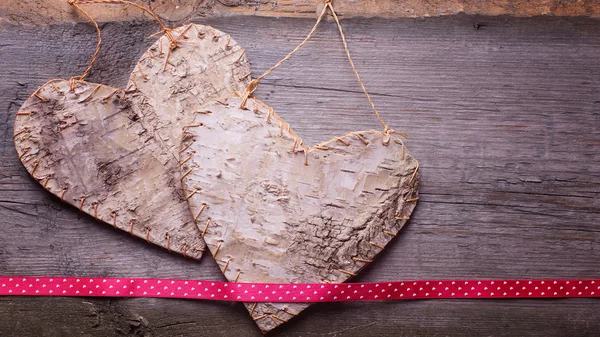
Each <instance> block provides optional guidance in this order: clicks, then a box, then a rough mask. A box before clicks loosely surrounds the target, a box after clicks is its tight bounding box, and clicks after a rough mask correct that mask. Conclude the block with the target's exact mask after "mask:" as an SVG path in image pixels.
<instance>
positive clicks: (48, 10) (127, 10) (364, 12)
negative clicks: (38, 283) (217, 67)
mask: <svg viewBox="0 0 600 337" xmlns="http://www.w3.org/2000/svg"><path fill="white" fill-rule="evenodd" d="M132 1H134V2H137V3H140V4H143V5H144V6H146V7H148V8H150V9H152V10H153V11H154V12H155V13H156V14H157V15H158V16H159V17H160V18H161V19H162V20H165V21H168V22H171V23H173V24H177V25H179V24H183V23H186V22H188V21H189V20H193V19H200V18H203V17H207V16H208V17H223V16H224V17H227V16H231V15H232V14H237V15H251V16H256V15H258V16H268V17H295V18H316V16H317V14H318V13H319V12H320V10H321V8H322V6H323V0H137V1H136V0H132ZM334 5H335V8H336V11H337V12H338V14H339V15H340V16H342V17H345V18H351V17H384V18H403V17H431V16H445V15H456V14H461V13H464V14H471V15H473V14H479V15H511V16H516V17H532V16H538V15H551V16H586V17H599V16H600V3H599V2H598V1H597V0H578V1H563V0H527V1H521V0H486V1H481V0H403V1H398V0H359V1H357V0H335V1H334ZM82 6H83V7H84V8H85V9H86V10H90V12H91V13H93V16H94V17H95V18H96V19H97V20H98V21H130V20H140V19H141V20H151V18H150V17H149V16H148V15H145V14H143V13H142V12H141V11H140V10H138V9H135V8H132V7H129V6H123V5H121V4H116V5H115V4H86V5H82ZM1 21H6V22H9V23H13V24H53V23H63V22H71V21H87V18H86V17H85V16H84V15H82V14H81V13H78V12H77V10H75V9H74V8H73V7H72V6H70V5H69V4H68V1H67V0H20V1H19V5H18V6H16V5H15V4H14V1H11V0H0V22H1Z"/></svg>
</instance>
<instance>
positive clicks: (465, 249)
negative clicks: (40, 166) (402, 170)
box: [0, 16, 600, 337]
mask: <svg viewBox="0 0 600 337" xmlns="http://www.w3.org/2000/svg"><path fill="white" fill-rule="evenodd" d="M202 23H204V24H211V25H213V26H215V27H216V28H219V29H222V30H225V31H226V32H228V33H230V34H232V36H233V37H234V38H235V39H236V40H237V41H238V42H239V43H240V44H241V45H242V46H244V47H246V50H247V55H248V59H249V60H250V62H251V64H252V67H253V68H254V71H255V73H257V74H258V73H260V72H262V71H264V70H266V69H267V68H268V67H270V66H271V65H272V64H274V63H275V62H276V61H277V60H279V59H280V58H282V57H283V56H284V55H285V54H287V53H288V52H289V50H291V49H292V48H293V47H294V46H295V45H297V44H298V42H300V41H301V39H302V38H303V37H304V36H305V35H306V33H307V32H308V30H309V29H310V26H311V24H312V21H310V20H292V19H280V20H277V19H266V18H247V17H243V18H241V17H229V18H223V19H211V20H205V21H203V22H202ZM343 23H344V27H345V31H346V34H347V37H348V39H349V41H350V49H351V51H352V52H353V56H354V58H355V62H356V64H357V67H358V68H359V71H361V74H362V77H363V79H364V81H365V84H366V86H367V88H368V89H369V90H370V91H371V92H372V93H373V96H374V97H373V98H374V100H375V103H376V105H377V106H378V108H379V110H380V111H381V112H382V114H383V117H384V118H385V119H386V121H387V122H388V123H389V124H390V126H391V127H393V128H395V129H397V130H400V131H406V132H408V133H409V135H410V138H409V139H408V140H407V141H406V144H407V146H408V147H409V148H410V150H411V152H412V153H413V154H414V155H415V156H416V157H417V158H419V162H420V164H421V174H422V183H421V190H420V200H419V206H418V207H417V208H416V209H415V212H414V214H413V217H412V219H411V221H410V222H409V223H408V225H407V226H406V227H405V229H404V230H403V233H402V234H401V235H400V236H399V237H398V238H397V240H395V241H394V243H392V244H391V245H390V247H389V249H387V250H386V251H385V252H383V253H382V254H381V255H380V256H378V258H377V260H376V262H375V263H374V264H372V265H370V266H369V267H368V268H367V269H365V270H364V271H363V272H362V273H361V275H360V276H359V277H358V278H357V281H381V280H399V279H411V278H419V279H422V278H516V277H532V278H534V277H582V278H583V277H598V270H599V267H600V262H599V261H600V259H599V258H600V255H599V254H600V253H598V252H599V251H600V250H599V247H600V243H599V242H600V236H599V235H600V233H599V232H600V229H599V228H598V215H599V214H600V202H599V200H600V198H599V192H600V165H598V161H599V160H600V156H599V155H598V151H597V149H598V145H600V123H599V122H598V119H599V118H600V95H599V94H598V93H599V92H600V58H599V57H598V55H599V53H600V36H599V35H598V34H597V33H598V31H599V30H600V22H599V21H597V20H590V19H583V18H578V19H566V18H533V19H514V18H488V17H474V16H457V17H445V18H429V19H402V20H381V19H372V20H358V19H356V20H346V21H344V22H343ZM474 24H479V27H480V29H475V28H474V27H473V25H474ZM258 30H259V31H260V33H256V32H257V31H258ZM155 31H156V26H155V25H153V24H114V23H113V24H105V25H104V26H103V32H104V37H105V38H104V41H105V45H104V48H103V50H102V52H101V55H100V59H99V61H98V64H97V67H96V68H95V69H94V70H93V71H92V74H91V76H90V79H89V80H90V81H94V82H102V83H107V84H109V85H113V86H120V87H122V86H124V85H125V84H126V83H127V79H128V76H129V71H130V70H131V68H132V67H133V65H134V64H135V62H136V60H137V59H138V57H139V56H140V55H141V54H142V52H143V51H144V50H145V49H146V48H147V47H148V46H149V44H150V43H151V42H152V41H151V40H148V39H145V37H146V36H148V35H149V34H151V33H153V32H155ZM337 34H338V33H337V31H336V28H335V26H334V24H332V23H330V22H329V23H324V24H323V26H322V27H320V30H319V33H318V34H317V35H316V36H315V39H314V40H313V41H311V42H310V43H309V44H307V45H306V46H305V48H304V49H303V50H302V51H300V52H299V53H298V55H296V57H294V58H292V59H291V60H290V61H289V63H286V65H285V66H283V67H282V68H280V69H278V70H276V71H275V72H274V73H272V74H271V75H270V77H269V78H267V79H265V80H264V82H263V83H262V84H261V87H260V88H259V90H258V92H257V93H256V95H257V97H258V98H261V99H262V100H264V101H265V102H266V103H267V104H269V105H270V106H273V107H274V108H275V109H276V111H279V112H281V114H282V117H284V118H285V119H286V121H288V122H290V123H291V124H292V125H294V127H295V129H296V131H297V132H298V134H299V135H300V136H302V137H303V138H304V140H305V141H306V142H307V143H308V144H312V143H315V142H317V141H320V140H322V139H323V138H324V137H332V136H334V135H337V134H341V133H344V132H347V131H350V130H355V129H369V128H377V127H378V124H377V120H376V119H375V118H374V117H373V116H371V114H370V110H369V106H368V103H367V102H366V101H364V97H363V95H362V93H361V92H360V87H358V85H357V84H356V82H355V79H354V77H353V74H352V71H351V69H350V68H349V67H348V66H347V64H346V62H347V61H346V59H345V55H344V52H343V49H342V47H341V44H340V42H339V41H338V40H337V38H338V35H337ZM94 43H95V35H94V31H93V29H92V28H91V27H90V26H88V25H81V24H78V25H71V24H68V25H56V26H48V27H41V28H40V27H38V28H25V27H22V26H10V25H4V26H3V28H2V30H1V32H0V53H2V59H1V60H2V61H1V62H2V67H0V78H2V79H3V81H2V82H0V135H1V137H0V228H1V229H2V232H1V234H0V273H2V274H7V275H18V274H26V275H36V274H45V275H89V276H103V275H106V276H148V277H177V278H207V279H209V278H213V279H221V278H222V276H221V271H220V270H219V268H218V266H217V265H216V264H215V262H213V260H212V259H210V258H204V259H202V261H200V262H195V261H190V260H186V259H184V258H182V257H180V256H177V255H174V254H169V253H168V252H166V251H163V250H162V249H159V248H154V247H152V246H150V245H147V244H146V243H145V242H144V241H143V240H136V239H134V238H131V237H127V236H123V235H122V233H120V232H118V231H116V230H113V229H111V228H107V226H104V225H101V224H98V223H96V222H95V221H94V220H93V219H91V217H89V216H86V215H83V214H79V213H78V212H77V211H76V210H74V209H72V208H70V207H65V206H64V205H63V204H62V203H60V201H58V200H57V199H56V198H55V197H52V196H51V195H49V194H48V193H46V192H45V191H44V190H43V189H42V188H41V187H40V186H39V185H38V184H37V183H36V182H35V181H34V180H32V179H31V178H30V177H29V175H28V173H27V172H26V170H25V169H24V168H23V167H22V165H21V164H20V162H19V160H18V158H17V155H16V153H15V151H14V144H13V142H12V134H13V132H12V124H13V121H14V115H15V113H16V111H17V109H18V107H19V106H20V105H21V104H22V103H23V102H24V100H25V99H26V98H27V96H28V95H29V93H31V92H32V91H33V90H34V89H35V88H37V87H38V86H39V85H40V84H42V83H44V82H45V81H46V80H48V79H49V78H54V77H68V76H70V75H72V74H76V73H80V72H81V71H82V70H83V69H84V68H85V66H86V65H87V62H88V60H89V57H90V56H91V54H92V52H93V47H94ZM117 61H119V62H117ZM0 300H1V301H2V305H0V322H1V324H0V334H2V335H17V336H29V335H39V336H64V335H88V336H106V335H118V334H125V335H127V334H129V335H138V336H140V335H142V336H144V335H145V336H174V335H186V336H211V337H214V336H231V335H240V334H244V335H250V336H252V335H254V336H260V332H259V331H258V329H256V327H255V326H254V323H253V322H252V320H250V319H249V318H248V315H247V312H246V310H245V309H244V307H243V305H241V304H228V303H212V302H195V301H184V300H162V299H102V300H90V299H86V298H70V299H66V298H64V299H63V298H35V299H34V298H2V299H0ZM89 303H91V304H89ZM599 321H600V302H598V301H597V300H589V299H569V300H556V301H554V300H553V301H534V300H514V301H471V300H465V301H414V302H413V301H411V302H391V303H344V304H318V305H315V306H313V307H311V308H309V309H307V310H306V311H305V312H304V315H302V316H301V317H298V318H296V319H294V320H292V321H290V322H289V323H287V324H286V325H285V326H283V327H282V328H280V329H277V330H274V331H273V333H272V334H271V335H272V336H381V335H391V334H403V335H422V336H447V335H453V336H472V335H492V336H514V335H524V336H565V335H578V336H595V335H596V334H597V331H598V330H599V329H600V324H599V323H598V322H599Z"/></svg>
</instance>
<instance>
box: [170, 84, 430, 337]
mask: <svg viewBox="0 0 600 337" xmlns="http://www.w3.org/2000/svg"><path fill="white" fill-rule="evenodd" d="M240 103H241V100H240V98H238V97H234V96H230V97H228V98H227V99H225V100H221V101H219V102H211V103H208V104H207V105H205V106H204V107H203V108H202V111H201V114H198V116H197V118H196V120H195V121H194V124H197V125H198V126H196V127H193V128H190V129H189V130H188V132H189V135H187V136H186V137H185V138H184V139H183V141H182V144H181V146H182V150H183V152H182V154H181V156H182V158H191V159H189V160H187V161H186V162H185V164H184V165H183V167H182V169H183V171H184V172H187V174H186V175H185V177H184V179H183V187H184V189H185V191H186V193H188V194H189V195H192V196H191V197H190V199H189V204H190V209H191V211H192V214H194V218H195V220H196V222H197V224H198V226H199V227H201V228H203V237H204V239H205V241H206V244H207V246H208V247H209V249H210V250H211V252H212V254H213V255H214V257H215V259H216V260H217V262H218V264H219V266H220V268H221V270H222V272H223V274H224V275H225V277H226V278H227V279H228V280H230V281H233V282H265V283H271V282H273V283H323V282H331V283H341V282H344V281H346V280H348V279H349V278H350V277H352V276H355V275H356V274H357V273H358V272H359V271H360V270H361V269H362V268H363V267H364V266H365V265H366V264H368V263H369V262H371V261H372V260H373V258H374V257H375V256H376V255H377V254H378V253H379V252H380V251H381V250H382V249H383V248H384V247H385V246H386V245H387V244H388V243H389V242H390V240H391V239H392V238H393V237H394V236H396V234H397V233H398V231H399V230H400V229H401V228H402V226H403V225H404V224H405V223H406V221H407V220H408V218H409V217H410V214H411V213H412V211H413V209H414V207H415V205H416V201H417V199H418V184H419V175H418V163H417V161H416V159H414V157H413V156H412V155H410V154H409V153H408V152H405V151H404V146H403V144H402V142H401V141H400V140H399V139H395V138H393V137H392V138H391V140H390V141H389V142H387V140H388V136H386V135H384V134H383V133H382V132H379V131H375V130H370V131H358V132H353V133H349V134H347V135H345V136H341V137H336V138H334V139H332V140H330V141H327V142H324V143H321V144H319V145H317V146H315V147H313V148H310V150H308V152H304V151H302V149H301V142H300V140H299V138H298V137H297V136H296V135H295V133H294V131H293V130H292V129H291V128H290V126H289V124H287V123H286V122H285V121H284V120H282V119H281V118H280V117H278V116H277V115H276V114H275V113H274V112H273V111H272V109H270V108H269V107H267V106H266V105H264V104H263V103H261V102H258V101H255V100H250V101H248V109H249V110H243V109H241V108H239V106H240ZM386 142H387V146H386V145H384V143H386ZM305 164H307V165H305ZM305 293H306V295H305V296H307V297H310V294H311V292H310V291H308V290H307V291H305ZM347 295H348V296H352V294H347ZM266 296H273V298H277V296H278V295H277V289H273V290H272V291H271V293H270V294H266ZM245 305H246V307H247V308H248V310H249V311H250V314H251V316H252V318H253V319H254V320H255V321H256V323H257V324H258V326H259V328H260V329H261V330H262V331H263V332H267V331H269V330H271V329H273V328H275V327H276V326H278V325H280V324H281V323H283V322H285V321H287V320H289V319H290V318H292V317H293V316H295V315H296V314H298V313H299V312H300V311H301V310H303V309H305V308H306V307H307V306H308V305H307V304H299V303H296V304H274V303H264V304H254V303H245Z"/></svg>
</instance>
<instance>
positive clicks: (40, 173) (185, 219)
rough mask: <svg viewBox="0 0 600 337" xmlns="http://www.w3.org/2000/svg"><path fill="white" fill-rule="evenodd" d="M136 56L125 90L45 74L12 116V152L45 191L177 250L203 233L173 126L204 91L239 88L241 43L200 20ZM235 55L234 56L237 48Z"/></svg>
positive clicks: (192, 250) (188, 252) (197, 249)
mask: <svg viewBox="0 0 600 337" xmlns="http://www.w3.org/2000/svg"><path fill="white" fill-rule="evenodd" d="M173 36H174V37H175V38H176V39H177V41H178V42H179V41H181V42H184V43H186V44H180V45H179V46H178V47H175V48H172V47H170V46H173V45H172V44H170V41H169V39H167V37H166V36H163V37H162V38H160V39H159V40H158V41H157V42H156V43H155V44H154V45H152V46H151V47H150V49H149V50H148V51H147V52H146V53H145V54H144V56H143V57H142V58H141V59H140V61H139V62H138V63H137V65H136V67H135V69H134V71H133V72H132V73H131V76H130V81H129V85H128V88H127V90H122V89H117V88H112V87H109V86H105V85H101V84H95V83H89V82H83V81H76V82H73V84H71V82H70V81H66V80H57V81H52V82H50V83H49V84H47V85H44V86H43V87H41V88H40V89H38V90H37V91H36V92H35V93H34V94H33V95H32V96H31V97H29V99H27V101H26V102H25V103H24V104H23V106H22V107H21V109H20V110H19V112H18V113H17V118H16V120H15V132H14V140H15V146H16V149H17V152H18V154H19V158H20V159H21V161H22V162H23V164H24V165H25V167H26V168H27V170H28V171H29V173H30V174H31V175H32V176H33V177H34V178H35V179H36V180H38V181H39V182H40V183H41V184H42V185H43V186H44V187H45V188H46V189H47V190H48V191H50V192H52V193H53V194H55V195H56V196H58V197H59V198H60V199H61V200H64V201H65V202H67V203H69V204H71V205H73V206H75V207H77V208H79V209H80V210H82V211H84V212H86V213H88V214H90V215H91V216H93V217H94V218H96V219H98V220H101V221H104V222H106V223H108V224H110V225H112V226H114V227H116V228H119V229H122V230H124V231H126V232H129V233H130V234H131V235H134V236H138V237H141V238H143V239H145V240H146V241H148V242H150V243H154V244H157V245H159V246H162V247H165V248H167V249H169V250H171V251H175V252H178V253H181V254H183V255H185V256H189V257H193V258H200V257H201V256H202V252H203V251H204V247H205V245H204V242H203V240H202V238H201V236H200V232H199V230H198V228H197V227H196V226H195V224H194V222H193V220H192V218H191V216H190V214H189V210H188V208H187V204H186V196H185V195H183V193H182V192H181V183H180V177H181V175H180V171H179V166H178V157H179V155H178V154H179V143H180V137H181V130H182V128H183V127H184V126H185V125H187V124H189V123H190V122H191V119H192V118H193V112H194V111H195V109H197V108H198V107H199V106H201V105H202V104H203V103H204V102H205V101H206V100H207V99H211V98H214V97H218V96H220V95H223V94H225V93H228V92H231V91H234V90H239V89H243V88H244V87H245V85H246V83H245V81H240V80H239V79H240V78H241V77H243V75H244V74H245V73H247V72H249V68H248V65H247V62H246V61H245V58H244V57H243V49H242V48H241V47H240V46H239V45H237V44H236V43H235V42H234V41H233V40H231V38H230V36H229V35H227V34H225V33H223V32H220V31H217V30H214V29H213V28H211V27H208V26H199V25H188V26H185V27H180V28H178V29H175V30H174V31H173ZM240 56H241V57H240Z"/></svg>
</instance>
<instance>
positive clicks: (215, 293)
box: [0, 276, 600, 319]
mask: <svg viewBox="0 0 600 337" xmlns="http://www.w3.org/2000/svg"><path fill="white" fill-rule="evenodd" d="M0 295H21V296H91V297H160V298H187V299H203V300H215V301H236V302H255V303H257V302H283V303H297V302H304V303H313V302H346V301H382V300H410V299H466V298H468V299H507V298H585V297H600V279H585V280H583V279H581V280H579V279H543V280H531V279H519V280H407V281H393V282H370V283H345V284H321V283H312V284H306V283H305V284H289V283H288V284H277V283H234V282H219V281H211V280H171V279H156V278H127V277H123V278H101V277H91V278H90V277H35V276H6V277H0ZM284 311H289V308H287V307H286V308H284ZM290 313H291V312H290ZM253 314H254V313H253ZM291 315H293V313H291ZM253 318H254V319H257V316H254V315H253Z"/></svg>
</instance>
